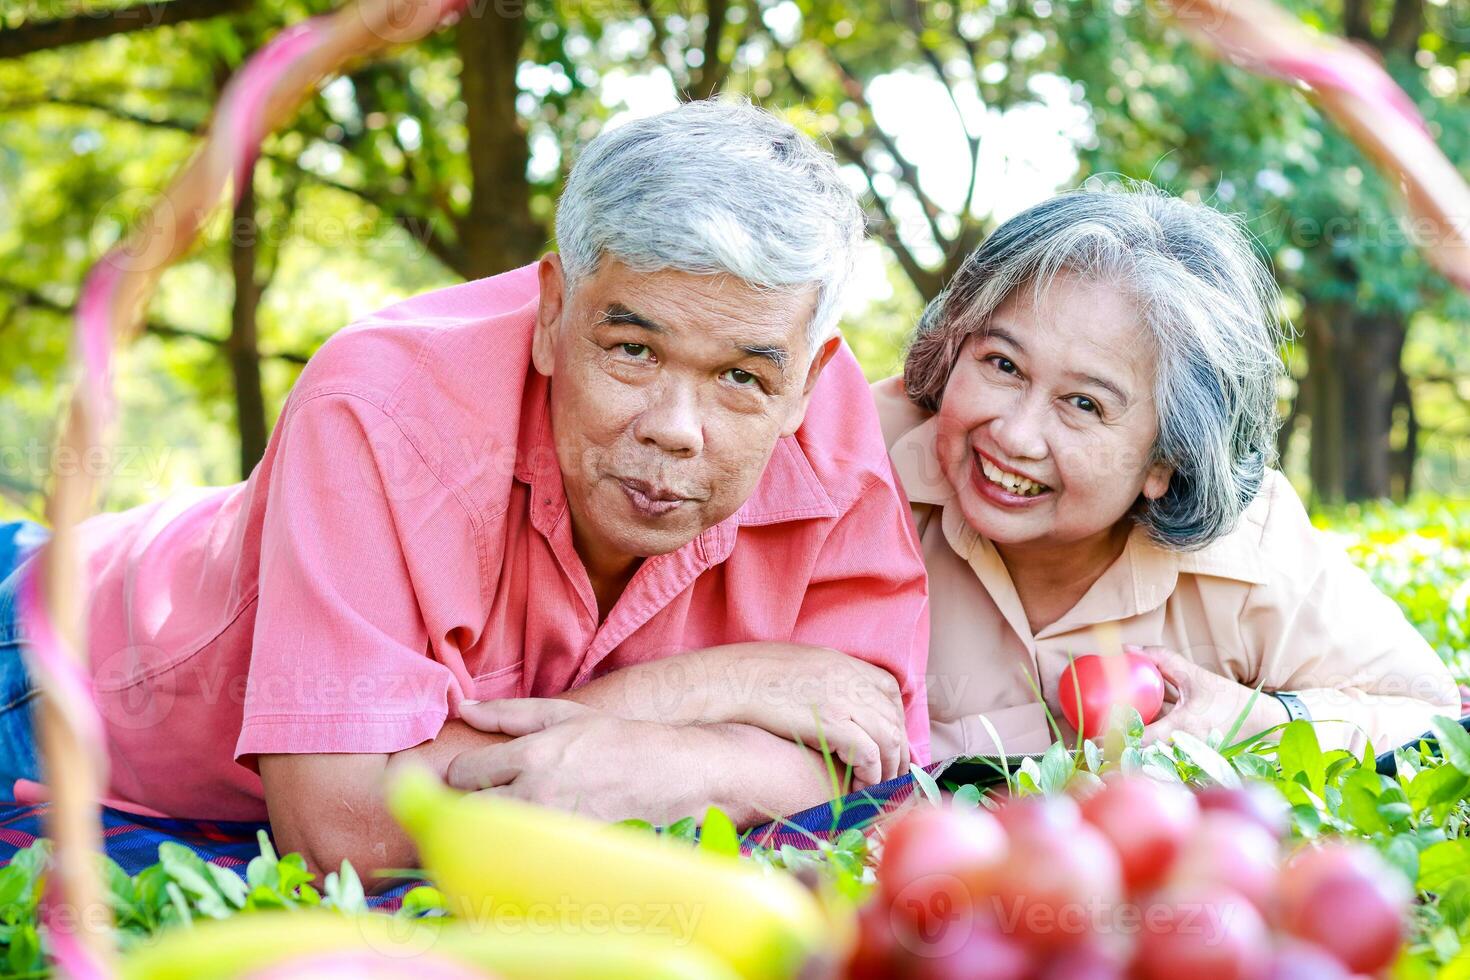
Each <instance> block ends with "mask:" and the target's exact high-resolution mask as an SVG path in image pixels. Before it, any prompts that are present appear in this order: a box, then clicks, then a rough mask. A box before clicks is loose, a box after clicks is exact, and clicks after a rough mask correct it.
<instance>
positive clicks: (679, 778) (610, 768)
mask: <svg viewBox="0 0 1470 980" xmlns="http://www.w3.org/2000/svg"><path fill="white" fill-rule="evenodd" d="M460 714H461V718H462V719H463V720H464V721H466V722H467V723H469V724H471V725H473V726H474V727H476V728H478V729H480V730H481V731H485V732H499V733H502V734H505V735H510V736H513V739H512V740H511V741H509V742H505V743H502V744H499V745H489V746H485V747H482V748H472V749H469V750H467V751H464V752H461V753H460V754H459V755H458V756H456V757H455V758H454V760H453V761H452V762H451V763H450V764H449V769H448V772H447V773H446V774H445V777H446V779H447V780H448V782H449V784H450V785H451V786H456V787H459V788H460V789H467V790H482V791H485V792H489V793H496V794H503V795H506V796H513V797H516V798H518V799H522V800H526V801H527V802H530V803H538V804H541V805H543V806H552V807H557V808H559V809H562V810H573V811H576V812H578V813H582V814H585V815H587V816H591V817H595V818H597V819H600V820H625V819H629V818H634V817H636V818H639V819H643V820H648V821H650V822H652V823H658V824H666V823H672V822H673V821H674V820H678V819H680V818H682V817H687V816H691V815H702V809H703V807H704V806H705V805H707V804H708V798H709V794H708V792H707V791H706V788H705V783H704V778H705V771H706V766H707V765H708V763H709V762H710V760H709V759H708V758H702V757H701V756H700V754H699V748H698V747H699V745H701V744H703V741H704V740H703V739H701V738H699V737H698V733H697V730H696V729H675V728H671V727H669V726H667V725H661V724H656V723H653V722H646V721H629V720H627V719H625V718H619V717H617V716H616V715H612V714H608V713H606V712H602V711H595V710H593V709H591V708H588V707H585V706H583V705H580V704H576V703H574V702H571V701H561V700H555V699H550V698H524V699H513V700H504V701H485V702H479V703H470V702H465V703H463V704H462V705H461V707H460ZM691 743H693V744H691Z"/></svg>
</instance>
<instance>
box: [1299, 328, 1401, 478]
mask: <svg viewBox="0 0 1470 980" xmlns="http://www.w3.org/2000/svg"><path fill="white" fill-rule="evenodd" d="M1303 324H1304V326H1305V328H1306V340H1307V359H1308V365H1309V371H1310V375H1309V376H1310V378H1311V384H1310V385H1309V386H1307V391H1306V392H1305V394H1307V396H1308V398H1309V402H1308V406H1309V414H1310V417H1311V426H1312V428H1311V432H1312V441H1311V449H1312V452H1311V474H1312V488H1313V493H1314V495H1315V496H1316V497H1317V498H1318V499H1319V500H1322V501H1324V502H1339V501H1352V500H1370V499H1375V498H1392V497H1401V496H1402V495H1403V493H1405V492H1406V491H1407V489H1408V481H1407V480H1406V479H1405V478H1404V476H1403V472H1404V470H1403V466H1404V465H1405V464H1404V461H1403V460H1402V459H1396V457H1400V456H1401V455H1404V454H1407V455H1408V458H1409V462H1408V465H1409V466H1412V455H1413V446H1412V440H1411V444H1410V445H1407V446H1404V447H1400V448H1398V449H1396V447H1395V446H1394V444H1393V420H1394V409H1395V406H1396V405H1401V404H1402V398H1403V395H1402V393H1401V392H1403V391H1406V387H1405V386H1404V385H1403V383H1402V382H1401V381H1400V378H1399V375H1400V371H1399V359H1400V356H1401V355H1402V352H1403V347H1404V339H1405V336H1406V333H1407V331H1406V329H1405V324H1404V322H1403V320H1402V319H1400V318H1398V317H1396V316H1393V315H1389V314H1382V313H1372V314H1366V313H1358V312H1356V311H1354V310H1353V309H1351V307H1349V306H1346V305H1343V304H1322V305H1319V306H1317V307H1314V308H1313V309H1312V310H1311V311H1310V312H1309V314H1308V315H1306V316H1304V317H1303ZM1395 477H1397V479H1395Z"/></svg>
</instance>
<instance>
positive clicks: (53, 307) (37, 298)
mask: <svg viewBox="0 0 1470 980" xmlns="http://www.w3.org/2000/svg"><path fill="white" fill-rule="evenodd" d="M0 290H5V291H6V292H8V293H10V294H11V295H13V296H15V297H16V299H17V301H18V305H20V306H24V307H34V308H37V309H43V310H47V311H48V312H51V313H56V314H59V315H61V316H71V315H72V314H73V313H74V312H76V311H75V308H74V307H70V306H67V305H65V304H63V303H58V302H57V301H56V300H54V299H52V298H51V297H49V296H46V295H45V294H43V293H40V292H37V291H36V290H35V289H33V288H31V287H30V286H25V285H22V284H21V283H18V282H12V281H10V280H8V279H0ZM143 329H144V330H145V331H147V332H148V333H151V334H157V335H158V336H160V337H184V338H187V339H189V340H197V341H199V342H200V343H203V344H209V345H210V346H211V347H224V346H225V340H224V338H222V337H216V336H214V335H212V334H207V333H204V332H203V331H200V330H193V329H190V328H189V327H176V326H174V325H173V324H169V323H163V322H161V321H159V320H152V319H150V320H146V321H144V323H143ZM260 356H261V357H263V358H270V359H272V360H277V361H286V362H288V363H291V364H305V363H306V361H307V359H308V358H309V357H310V356H311V355H310V354H299V353H297V352H295V351H262V352H261V354H260Z"/></svg>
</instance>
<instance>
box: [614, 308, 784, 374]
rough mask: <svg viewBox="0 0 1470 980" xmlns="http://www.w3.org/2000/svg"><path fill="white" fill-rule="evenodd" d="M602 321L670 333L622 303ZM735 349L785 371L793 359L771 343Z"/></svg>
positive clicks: (654, 331) (740, 345) (737, 346)
mask: <svg viewBox="0 0 1470 980" xmlns="http://www.w3.org/2000/svg"><path fill="white" fill-rule="evenodd" d="M599 322H601V323H617V324H625V325H628V326H634V327H642V328H643V329H644V330H648V331H650V332H652V333H668V329H667V328H666V327H664V326H663V324H661V323H658V322H656V321H654V320H650V319H648V317H646V316H644V315H643V314H641V313H635V312H634V311H632V310H630V309H628V308H627V307H626V306H624V305H623V304H622V303H611V304H609V305H608V307H607V309H605V310H603V311H602V317H601V319H600V321H599ZM735 349H736V350H738V351H740V353H742V354H744V355H746V356H747V357H759V358H761V359H762V360H765V361H769V362H770V363H771V364H774V365H775V366H776V369H777V370H778V371H781V372H782V373H785V371H786V365H787V363H788V362H789V361H790V360H791V352H790V351H788V350H787V349H786V348H784V347H777V346H774V345H771V344H736V345H735Z"/></svg>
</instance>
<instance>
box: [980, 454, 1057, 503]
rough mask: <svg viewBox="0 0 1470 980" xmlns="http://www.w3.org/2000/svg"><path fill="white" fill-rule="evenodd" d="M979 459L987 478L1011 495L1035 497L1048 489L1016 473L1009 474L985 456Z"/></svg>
mask: <svg viewBox="0 0 1470 980" xmlns="http://www.w3.org/2000/svg"><path fill="white" fill-rule="evenodd" d="M979 459H980V469H981V472H983V473H984V474H985V478H986V479H987V480H989V481H990V482H991V483H997V484H999V485H1001V486H1003V487H1005V488H1006V489H1007V490H1009V491H1010V492H1011V493H1017V494H1020V495H1021V496H1023V497H1034V496H1036V495H1037V494H1038V493H1041V492H1043V491H1044V490H1046V489H1048V488H1047V487H1045V486H1043V485H1042V484H1040V483H1037V482H1036V481H1034V480H1028V479H1026V478H1025V477H1024V476H1018V475H1016V474H1015V473H1009V472H1007V471H1005V470H1003V469H1001V468H1000V467H999V466H996V465H995V464H994V463H992V462H991V461H990V460H988V459H986V458H985V457H983V456H981V457H979Z"/></svg>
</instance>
